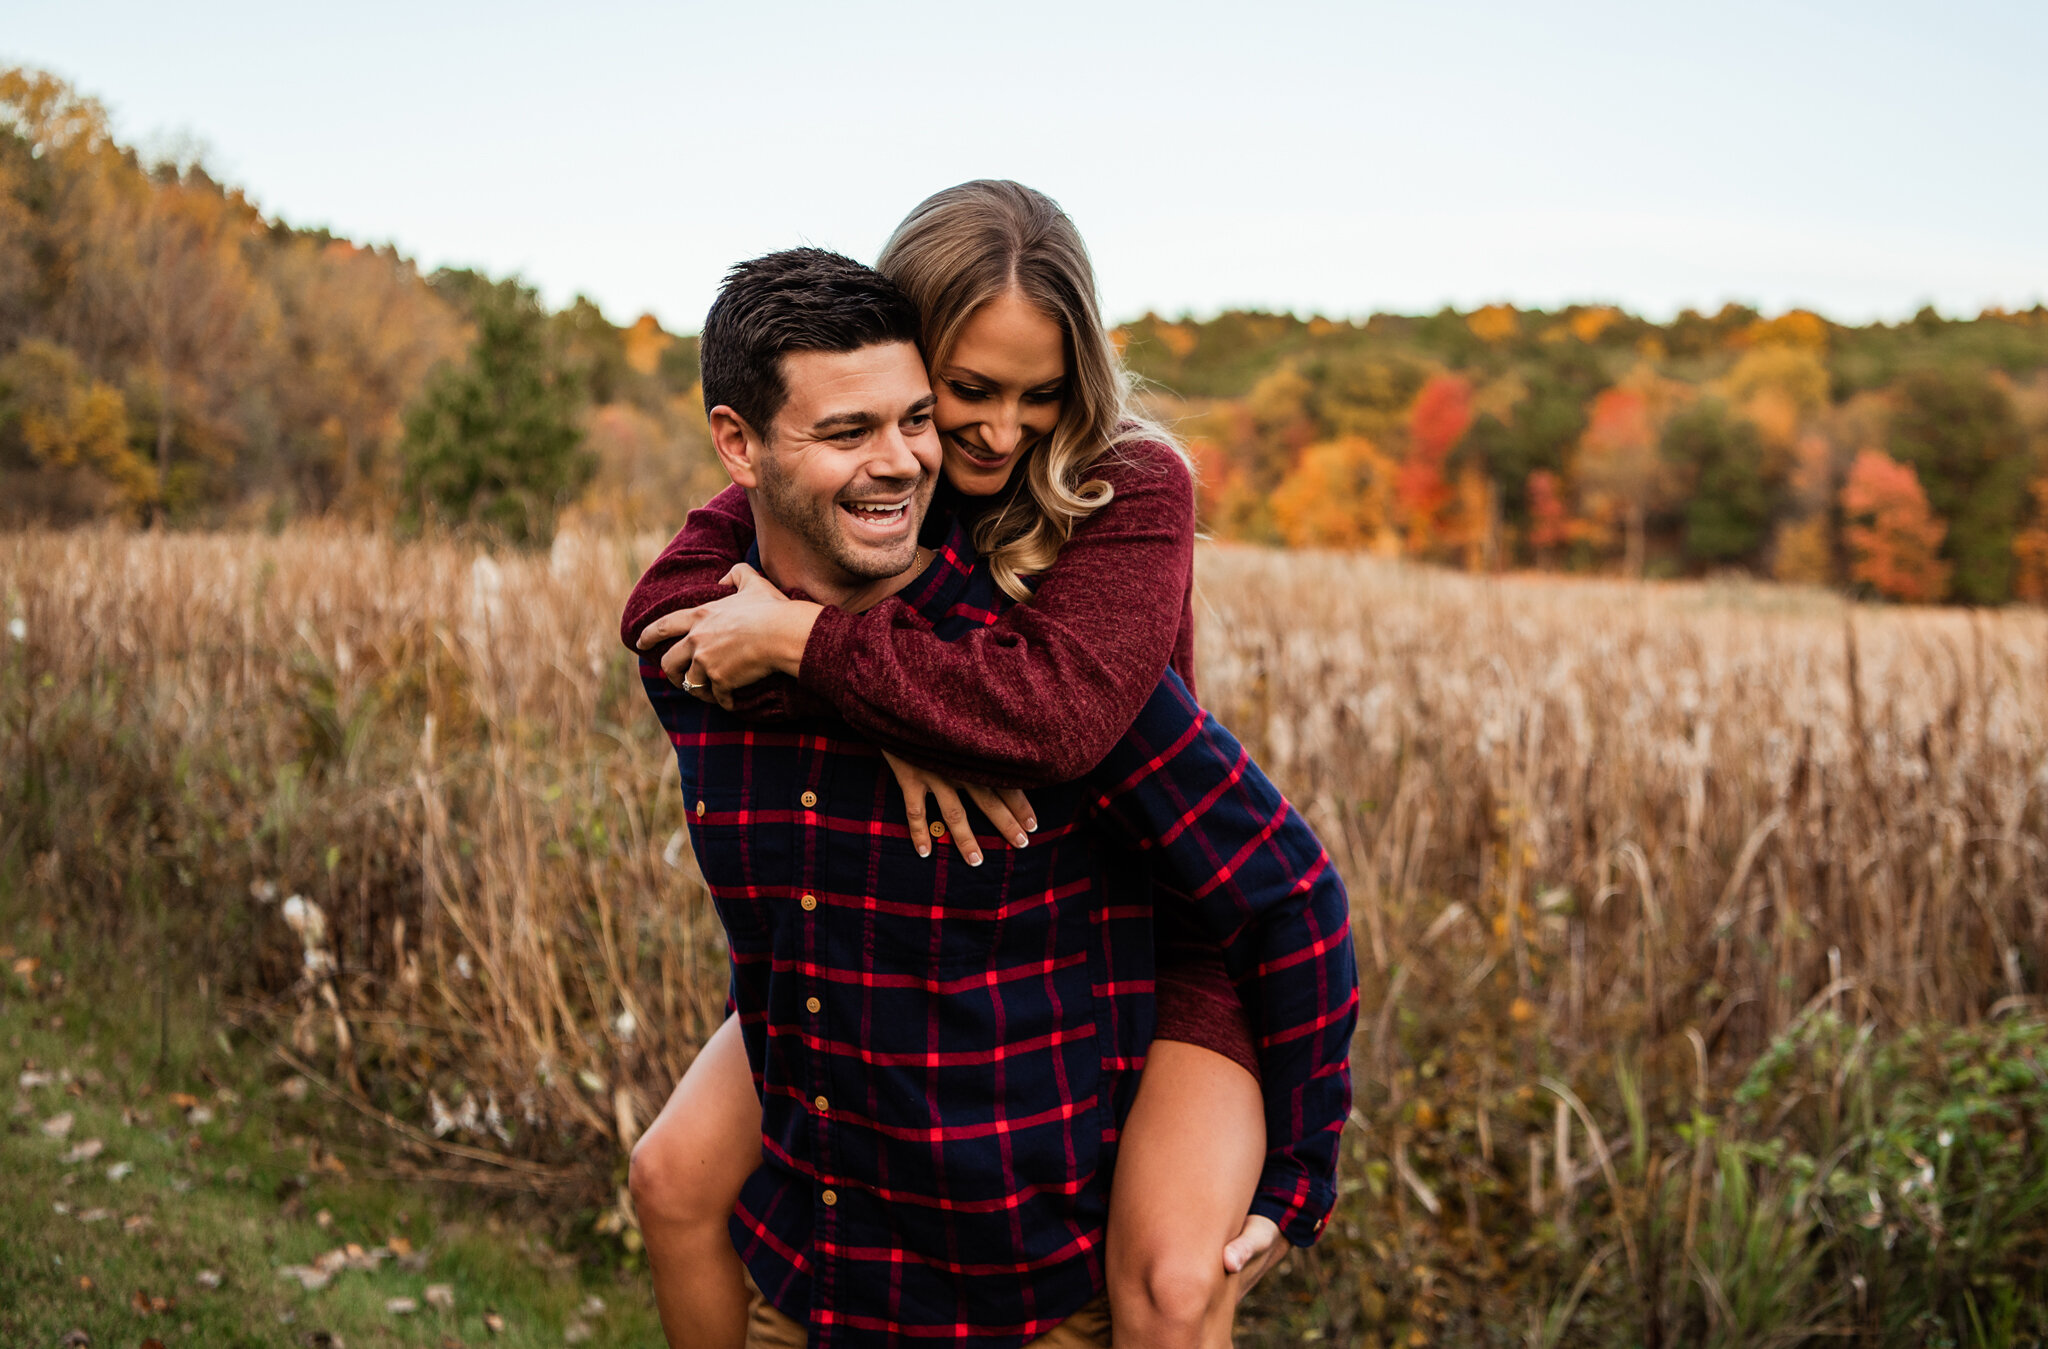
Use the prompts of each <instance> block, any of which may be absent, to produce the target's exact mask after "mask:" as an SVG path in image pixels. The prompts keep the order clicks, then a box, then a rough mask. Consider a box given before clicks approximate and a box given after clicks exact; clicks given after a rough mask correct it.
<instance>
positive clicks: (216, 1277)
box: [192, 1269, 220, 1289]
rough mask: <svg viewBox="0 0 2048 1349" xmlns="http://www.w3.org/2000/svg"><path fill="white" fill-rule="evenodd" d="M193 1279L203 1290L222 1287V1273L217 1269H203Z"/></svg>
mask: <svg viewBox="0 0 2048 1349" xmlns="http://www.w3.org/2000/svg"><path fill="white" fill-rule="evenodd" d="M192 1277H193V1279H194V1280H195V1281H196V1282H197V1283H198V1284H199V1286H200V1287H201V1288H207V1289H213V1288H218V1287H220V1271H219V1270H217V1269H202V1270H200V1271H199V1272H198V1273H197V1274H195V1275H193V1276H192Z"/></svg>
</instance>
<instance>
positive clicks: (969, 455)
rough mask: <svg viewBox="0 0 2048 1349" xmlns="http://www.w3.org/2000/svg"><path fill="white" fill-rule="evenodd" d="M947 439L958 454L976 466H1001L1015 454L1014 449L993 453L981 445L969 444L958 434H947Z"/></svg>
mask: <svg viewBox="0 0 2048 1349" xmlns="http://www.w3.org/2000/svg"><path fill="white" fill-rule="evenodd" d="M947 439H948V440H950V441H951V442H952V443H953V448H954V449H956V450H958V451H960V456H961V457H962V458H963V459H965V460H966V461H967V462H968V463H970V464H973V465H974V466H975V467H976V468H1001V467H1002V466H1003V465H1004V464H1007V463H1009V462H1010V460H1011V459H1012V458H1013V457H1014V455H1015V451H1012V452H1011V453H1010V454H995V453H992V452H990V451H989V450H987V449H984V448H983V447H982V446H979V445H974V444H970V443H969V442H967V441H965V440H962V439H961V438H960V437H958V436H948V437H947Z"/></svg>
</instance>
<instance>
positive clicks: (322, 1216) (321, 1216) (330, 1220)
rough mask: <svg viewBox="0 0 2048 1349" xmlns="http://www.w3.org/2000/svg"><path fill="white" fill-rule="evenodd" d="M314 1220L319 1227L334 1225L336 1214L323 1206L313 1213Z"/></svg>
mask: <svg viewBox="0 0 2048 1349" xmlns="http://www.w3.org/2000/svg"><path fill="white" fill-rule="evenodd" d="M313 1222H314V1225H315V1226H318V1227H332V1226H334V1215H333V1214H332V1213H329V1212H328V1211H327V1210H326V1209H324V1208H323V1209H321V1210H320V1211H319V1212H318V1213H316V1214H314V1215H313Z"/></svg>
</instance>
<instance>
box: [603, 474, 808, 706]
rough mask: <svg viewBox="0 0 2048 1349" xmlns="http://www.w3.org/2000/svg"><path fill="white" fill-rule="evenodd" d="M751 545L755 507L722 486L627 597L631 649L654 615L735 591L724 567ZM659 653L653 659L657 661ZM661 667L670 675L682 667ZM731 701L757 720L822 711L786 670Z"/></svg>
mask: <svg viewBox="0 0 2048 1349" xmlns="http://www.w3.org/2000/svg"><path fill="white" fill-rule="evenodd" d="M753 546H754V512H753V508H752V507H751V506H749V505H748V504H747V494H746V492H745V491H744V490H742V489H741V488H739V487H738V486H732V487H728V488H726V489H725V490H724V491H722V492H720V493H719V494H718V495H717V496H715V497H713V498H711V500H709V501H707V502H705V503H704V504H703V505H702V506H700V507H698V508H697V509H696V510H693V511H691V512H690V514H689V516H688V517H687V518H686V519H685V520H684V521H683V528H682V530H681V531H680V532H679V533H678V534H677V535H676V536H675V537H674V538H673V539H671V540H669V544H668V546H667V547H666V548H664V549H662V550H661V554H660V556H658V557H656V558H655V559H654V562H653V563H652V564H651V565H650V566H649V567H648V568H647V571H646V573H645V574H644V575H642V576H641V578H640V581H639V583H638V584H637V585H635V586H634V587H633V593H632V595H631V596H629V597H628V598H627V600H626V612H625V614H624V616H623V617H622V618H621V619H620V621H619V637H620V639H621V640H622V641H624V642H625V644H626V646H627V648H628V649H629V650H632V651H634V652H635V653H636V654H637V653H639V652H640V638H641V633H642V632H644V631H645V630H646V628H647V626H648V625H649V624H650V623H652V622H654V621H655V620H656V619H658V618H661V617H663V616H665V615H668V614H672V613H676V612H678V611H679V610H683V609H688V608H693V607H695V606H697V605H701V604H706V603H709V602H710V601H712V600H716V599H721V598H723V597H725V596H728V595H731V594H732V593H733V587H732V586H730V585H728V584H726V581H725V576H726V573H728V572H730V571H731V570H732V569H733V567H734V566H735V565H736V564H738V563H739V562H741V561H743V560H744V559H745V558H746V556H747V550H748V549H750V548H752V547H753ZM662 655H663V653H661V652H657V653H656V654H655V656H654V659H655V660H657V661H660V660H661V659H662ZM664 672H665V673H668V674H669V675H670V677H671V678H672V679H675V678H680V676H681V674H682V671H680V670H668V669H667V663H666V662H664ZM729 699H730V702H729V705H730V706H731V708H732V710H733V711H735V712H737V713H739V714H740V715H742V716H745V717H748V718H749V719H751V720H756V721H775V720H785V719H787V718H789V717H792V716H797V715H803V714H807V713H813V712H818V711H822V710H824V709H823V706H822V704H821V703H820V702H819V701H818V700H817V699H816V698H815V697H814V696H812V695H811V694H809V693H807V692H806V691H805V690H804V689H802V688H800V687H798V686H797V684H796V682H795V681H794V680H792V679H789V678H788V677H786V676H773V677H770V678H767V679H763V680H761V681H760V682H759V683H755V684H750V685H748V686H747V687H745V688H743V689H737V690H732V691H730V693H729Z"/></svg>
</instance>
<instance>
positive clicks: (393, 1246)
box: [384, 1237, 412, 1255]
mask: <svg viewBox="0 0 2048 1349" xmlns="http://www.w3.org/2000/svg"><path fill="white" fill-rule="evenodd" d="M384 1244H385V1245H386V1246H387V1247H389V1248H390V1250H391V1253H392V1254H393V1255H411V1254H412V1242H410V1241H408V1240H407V1239H406V1238H404V1237H391V1238H389V1239H388V1240H386V1241H385V1243H384Z"/></svg>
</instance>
